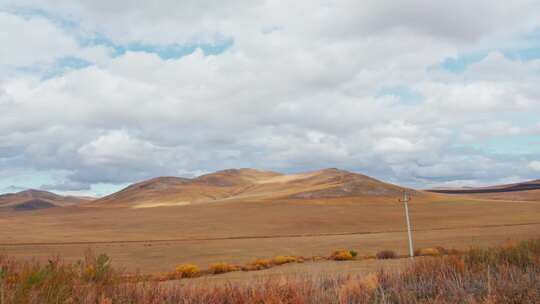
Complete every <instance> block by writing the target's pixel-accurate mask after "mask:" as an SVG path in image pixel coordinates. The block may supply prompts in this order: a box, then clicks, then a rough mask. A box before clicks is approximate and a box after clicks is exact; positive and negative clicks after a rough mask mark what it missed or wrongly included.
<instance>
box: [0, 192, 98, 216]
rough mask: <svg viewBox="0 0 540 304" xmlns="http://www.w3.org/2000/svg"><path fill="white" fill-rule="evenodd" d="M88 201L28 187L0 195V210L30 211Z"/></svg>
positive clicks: (87, 199)
mask: <svg viewBox="0 0 540 304" xmlns="http://www.w3.org/2000/svg"><path fill="white" fill-rule="evenodd" d="M88 201H90V199H89V198H82V197H75V196H62V195H58V194H54V193H51V192H48V191H43V190H34V189H29V190H25V191H21V192H17V193H7V194H2V195H0V210H4V211H5V210H15V211H30V210H38V209H47V208H54V207H66V206H73V205H77V204H80V203H83V202H88Z"/></svg>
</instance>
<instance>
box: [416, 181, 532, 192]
mask: <svg viewBox="0 0 540 304" xmlns="http://www.w3.org/2000/svg"><path fill="white" fill-rule="evenodd" d="M531 190H540V179H536V180H532V181H527V182H521V183H514V184H505V185H497V186H488V187H476V188H475V187H461V188H441V189H428V190H426V191H429V192H435V193H445V194H481V193H503V192H518V191H531Z"/></svg>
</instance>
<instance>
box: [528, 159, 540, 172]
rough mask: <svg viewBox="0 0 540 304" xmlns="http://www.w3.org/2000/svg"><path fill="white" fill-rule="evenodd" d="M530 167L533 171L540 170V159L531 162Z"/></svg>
mask: <svg viewBox="0 0 540 304" xmlns="http://www.w3.org/2000/svg"><path fill="white" fill-rule="evenodd" d="M528 168H529V169H531V170H533V171H536V172H540V161H537V160H535V161H532V162H530V163H529V165H528Z"/></svg>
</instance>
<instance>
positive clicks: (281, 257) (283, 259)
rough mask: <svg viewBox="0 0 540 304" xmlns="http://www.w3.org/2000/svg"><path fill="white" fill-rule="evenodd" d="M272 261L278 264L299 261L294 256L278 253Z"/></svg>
mask: <svg viewBox="0 0 540 304" xmlns="http://www.w3.org/2000/svg"><path fill="white" fill-rule="evenodd" d="M272 262H273V263H274V264H276V265H283V264H288V263H296V262H298V259H297V258H296V257H293V256H288V255H278V256H275V257H274V258H273V259H272Z"/></svg>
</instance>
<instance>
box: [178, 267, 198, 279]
mask: <svg viewBox="0 0 540 304" xmlns="http://www.w3.org/2000/svg"><path fill="white" fill-rule="evenodd" d="M199 273H200V270H199V267H198V266H197V265H194V264H182V265H178V266H177V267H176V275H177V277H179V278H193V277H196V276H198V275H199Z"/></svg>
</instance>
